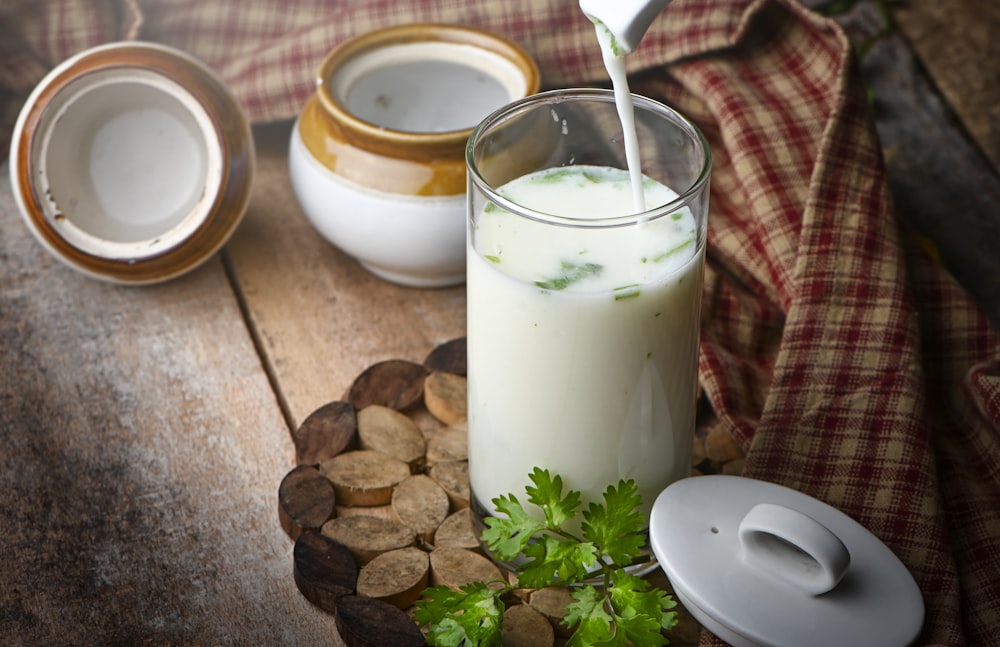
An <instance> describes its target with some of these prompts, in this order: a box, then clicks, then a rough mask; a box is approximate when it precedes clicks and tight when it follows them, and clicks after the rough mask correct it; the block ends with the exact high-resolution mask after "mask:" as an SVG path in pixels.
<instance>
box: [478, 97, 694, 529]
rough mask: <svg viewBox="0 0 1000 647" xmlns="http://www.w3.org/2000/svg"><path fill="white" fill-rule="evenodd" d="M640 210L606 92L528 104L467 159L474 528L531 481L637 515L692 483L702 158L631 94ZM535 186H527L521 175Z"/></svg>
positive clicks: (504, 114)
mask: <svg viewBox="0 0 1000 647" xmlns="http://www.w3.org/2000/svg"><path fill="white" fill-rule="evenodd" d="M632 102H633V106H634V121H635V130H636V141H637V143H638V151H639V159H640V161H641V167H642V174H643V179H642V182H643V184H642V187H643V188H642V189H641V190H640V191H639V193H640V194H641V195H642V198H641V199H642V200H644V201H645V202H646V204H645V205H643V204H641V202H639V201H637V198H636V196H635V192H634V191H630V189H633V190H634V189H635V188H636V186H637V185H635V184H632V183H631V179H630V176H629V172H628V165H627V164H626V156H625V146H624V144H625V137H626V135H625V131H623V127H622V123H623V122H622V120H621V119H620V118H619V113H618V109H617V106H616V104H615V98H614V94H613V93H612V92H611V91H610V90H596V89H574V90H557V91H551V92H545V93H541V94H536V95H533V96H530V97H527V98H525V99H522V100H519V101H516V102H514V103H511V104H509V105H507V106H505V107H504V108H501V109H500V110H498V111H497V112H495V113H493V114H492V115H491V116H489V117H488V118H487V119H486V120H484V121H483V122H482V123H481V124H480V125H479V126H478V127H477V128H476V129H475V131H474V132H473V134H472V136H471V137H470V139H469V142H468V145H467V148H466V163H467V167H468V228H467V246H468V249H467V261H466V262H467V292H468V332H467V334H468V384H469V419H468V424H469V477H470V482H471V490H472V500H473V506H474V508H475V510H476V511H477V512H478V513H479V514H481V515H482V514H485V515H491V514H495V507H494V505H493V503H492V501H493V499H494V498H495V497H498V496H501V495H505V494H515V495H517V497H518V499H519V500H521V501H522V502H524V501H525V496H524V488H525V485H529V484H530V481H529V478H528V475H529V474H530V473H531V472H532V470H533V469H534V468H535V467H540V468H544V469H548V470H549V471H550V473H552V474H553V475H555V474H558V475H560V476H561V477H562V478H563V480H564V483H565V486H566V487H567V488H569V489H573V490H578V491H580V492H581V493H582V498H583V501H584V506H586V503H587V502H588V501H600V500H601V496H602V494H603V493H604V491H605V490H606V489H607V487H608V486H609V485H617V484H618V481H619V480H620V479H632V480H633V481H635V483H636V485H637V486H638V489H639V493H640V495H641V496H642V506H641V511H642V512H643V514H645V515H646V516H647V520H648V513H649V510H650V508H651V507H652V504H653V501H654V499H655V498H656V496H657V495H658V494H659V492H660V491H662V490H663V489H664V488H665V487H666V486H667V485H669V484H670V483H672V482H673V481H675V480H678V479H681V478H683V477H686V476H688V475H689V474H690V470H691V449H692V443H693V433H694V426H695V410H696V400H697V395H698V372H697V364H698V333H699V320H700V302H701V287H702V275H703V268H704V258H705V238H706V223H707V214H708V194H709V191H708V187H709V177H710V171H711V153H710V150H709V147H708V144H707V142H706V141H705V138H704V137H703V135H702V134H701V133H700V131H699V130H698V129H697V128H696V127H695V126H694V125H693V124H692V123H691V122H690V121H689V120H687V119H686V118H685V117H683V116H682V115H681V114H679V113H678V112H677V111H675V110H673V109H671V108H669V107H667V106H665V105H663V104H661V103H658V102H656V101H653V100H651V99H648V98H644V97H641V96H636V95H633V96H632ZM529 175H531V179H527V178H525V176H529Z"/></svg>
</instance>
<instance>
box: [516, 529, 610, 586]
mask: <svg viewBox="0 0 1000 647" xmlns="http://www.w3.org/2000/svg"><path fill="white" fill-rule="evenodd" d="M524 556H525V557H527V558H528V561H526V562H525V563H524V564H521V566H520V567H519V568H518V570H517V581H518V585H519V586H524V587H528V588H532V589H539V588H544V587H546V586H554V585H561V584H574V583H576V582H581V581H583V580H585V579H586V578H587V577H590V576H591V575H592V574H593V572H592V571H593V568H594V567H595V566H596V565H597V548H596V547H595V546H594V545H593V544H591V543H589V542H578V541H573V540H568V539H564V538H561V537H555V536H553V535H545V536H542V537H539V538H538V539H537V540H536V541H533V542H531V543H530V544H528V545H527V546H525V548H524Z"/></svg>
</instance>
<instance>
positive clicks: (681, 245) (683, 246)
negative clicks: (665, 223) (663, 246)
mask: <svg viewBox="0 0 1000 647" xmlns="http://www.w3.org/2000/svg"><path fill="white" fill-rule="evenodd" d="M691 233H692V236H691V237H690V238H688V239H687V240H685V241H684V242H682V243H679V244H677V245H674V246H673V247H671V248H670V249H668V250H666V251H665V252H662V253H660V254H657V255H656V256H654V257H653V262H654V263H662V262H663V261H665V260H667V259H668V258H670V257H671V256H673V255H675V254H677V253H678V252H681V251H683V250H685V249H687V248H688V247H690V246H691V245H694V235H693V234H694V232H691Z"/></svg>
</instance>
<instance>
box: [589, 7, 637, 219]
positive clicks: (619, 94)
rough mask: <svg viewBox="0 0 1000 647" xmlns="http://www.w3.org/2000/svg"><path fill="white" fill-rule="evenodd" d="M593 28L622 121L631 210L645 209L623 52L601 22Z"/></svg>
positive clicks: (630, 95) (633, 115)
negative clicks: (629, 183)
mask: <svg viewBox="0 0 1000 647" xmlns="http://www.w3.org/2000/svg"><path fill="white" fill-rule="evenodd" d="M594 27H595V28H596V30H597V42H598V43H600V45H601V55H602V56H603V57H604V67H605V68H607V70H608V76H610V77H611V86H612V87H613V88H614V91H615V106H616V107H617V108H618V118H619V119H620V120H621V122H622V134H623V139H624V140H625V163H626V164H627V165H628V171H629V177H630V178H631V181H632V209H633V210H634V211H635V213H642V212H643V211H645V210H646V198H645V196H644V195H643V189H642V162H641V161H640V160H639V138H638V137H636V134H635V110H634V108H633V106H632V94H631V92H630V91H629V88H628V77H627V75H626V74H625V55H624V54H621V55H619V54H617V53H616V52H615V41H614V36H612V34H611V32H610V31H608V28H607V27H605V26H604V25H603V24H602V23H594Z"/></svg>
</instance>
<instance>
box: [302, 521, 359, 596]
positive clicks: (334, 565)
mask: <svg viewBox="0 0 1000 647" xmlns="http://www.w3.org/2000/svg"><path fill="white" fill-rule="evenodd" d="M292 565H293V566H292V571H293V575H294V578H295V586H297V587H298V589H299V591H301V592H302V595H303V596H305V598H306V599H307V600H309V601H310V602H312V603H313V604H315V605H316V606H317V607H319V608H320V609H323V610H324V611H326V612H328V613H335V612H336V602H337V598H339V597H340V596H342V595H349V594H352V593H354V591H355V589H356V587H357V582H358V564H357V562H356V561H355V560H354V556H353V555H351V552H350V551H349V550H348V549H347V547H346V546H344V545H343V544H341V543H340V542H337V541H335V540H333V539H330V538H329V537H325V536H323V535H321V534H318V533H315V532H306V533H302V534H301V535H299V538H298V539H296V540H295V547H294V548H293V549H292Z"/></svg>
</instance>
